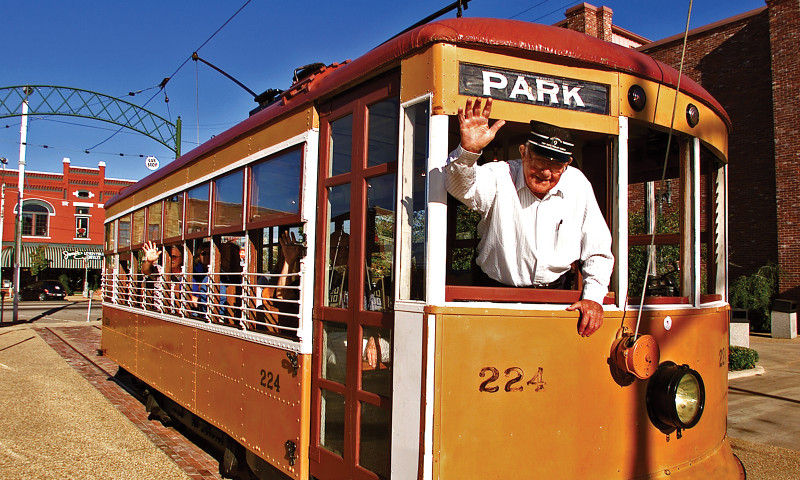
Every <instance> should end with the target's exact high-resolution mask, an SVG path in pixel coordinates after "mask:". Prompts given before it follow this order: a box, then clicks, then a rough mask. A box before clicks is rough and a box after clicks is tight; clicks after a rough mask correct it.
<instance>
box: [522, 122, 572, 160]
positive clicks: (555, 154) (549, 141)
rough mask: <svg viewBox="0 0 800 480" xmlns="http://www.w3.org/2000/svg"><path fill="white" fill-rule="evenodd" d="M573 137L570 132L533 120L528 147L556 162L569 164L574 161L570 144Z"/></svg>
mask: <svg viewBox="0 0 800 480" xmlns="http://www.w3.org/2000/svg"><path fill="white" fill-rule="evenodd" d="M571 140H572V135H570V133H569V131H568V130H566V129H564V128H560V127H556V126H555V125H550V124H547V123H542V122H537V121H536V120H531V134H530V135H529V136H528V142H527V143H528V147H529V148H530V149H531V150H533V151H534V152H536V153H538V154H539V155H542V156H544V157H547V158H549V159H552V160H554V161H556V162H563V163H567V162H569V161H570V159H572V148H573V147H574V146H575V145H574V144H572V143H570V141H571Z"/></svg>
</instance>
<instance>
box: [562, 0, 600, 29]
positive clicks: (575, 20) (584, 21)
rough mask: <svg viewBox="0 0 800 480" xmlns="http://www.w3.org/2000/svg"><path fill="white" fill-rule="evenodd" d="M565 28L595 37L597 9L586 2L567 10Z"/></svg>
mask: <svg viewBox="0 0 800 480" xmlns="http://www.w3.org/2000/svg"><path fill="white" fill-rule="evenodd" d="M564 15H565V16H566V17H567V28H568V29H570V30H575V31H576V32H581V33H585V34H586V35H591V36H593V37H597V7H595V6H594V5H590V4H588V3H586V2H584V3H581V4H580V5H575V6H574V7H572V8H570V9H569V10H567V11H566V12H565V13H564Z"/></svg>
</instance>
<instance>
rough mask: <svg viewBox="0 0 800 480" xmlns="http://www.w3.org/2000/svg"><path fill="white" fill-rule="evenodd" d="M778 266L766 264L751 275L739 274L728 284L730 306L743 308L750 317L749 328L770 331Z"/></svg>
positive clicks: (778, 272)
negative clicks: (739, 275) (731, 283)
mask: <svg viewBox="0 0 800 480" xmlns="http://www.w3.org/2000/svg"><path fill="white" fill-rule="evenodd" d="M779 276H780V268H779V267H778V266H777V265H775V264H773V263H770V264H767V265H764V266H763V267H761V268H759V269H758V271H757V272H756V273H754V274H752V275H747V276H741V277H739V278H737V279H736V281H735V282H733V285H731V286H730V299H731V306H732V307H734V308H744V309H745V310H747V312H748V316H749V318H750V329H751V330H754V331H757V332H769V331H770V307H771V306H772V301H773V300H774V299H775V295H776V294H777V292H778V279H779Z"/></svg>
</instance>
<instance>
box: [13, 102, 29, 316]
mask: <svg viewBox="0 0 800 480" xmlns="http://www.w3.org/2000/svg"><path fill="white" fill-rule="evenodd" d="M23 88H24V89H25V98H24V100H22V123H21V125H20V127H19V179H18V181H17V182H18V185H17V191H18V194H17V232H16V237H15V238H14V322H15V323H16V322H17V321H18V320H19V280H20V278H19V274H20V270H19V267H20V264H21V263H22V200H23V188H24V186H25V147H26V144H27V141H28V95H30V94H31V93H33V89H32V88H31V87H23Z"/></svg>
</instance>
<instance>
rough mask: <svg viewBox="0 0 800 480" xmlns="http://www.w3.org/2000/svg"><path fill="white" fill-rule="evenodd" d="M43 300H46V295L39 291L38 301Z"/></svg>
mask: <svg viewBox="0 0 800 480" xmlns="http://www.w3.org/2000/svg"><path fill="white" fill-rule="evenodd" d="M45 300H47V295H45V294H44V293H40V294H39V301H40V302H44V301H45Z"/></svg>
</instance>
